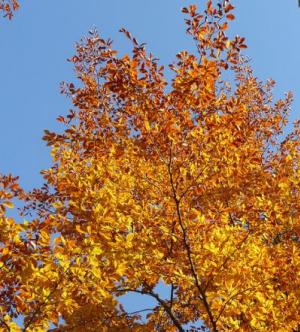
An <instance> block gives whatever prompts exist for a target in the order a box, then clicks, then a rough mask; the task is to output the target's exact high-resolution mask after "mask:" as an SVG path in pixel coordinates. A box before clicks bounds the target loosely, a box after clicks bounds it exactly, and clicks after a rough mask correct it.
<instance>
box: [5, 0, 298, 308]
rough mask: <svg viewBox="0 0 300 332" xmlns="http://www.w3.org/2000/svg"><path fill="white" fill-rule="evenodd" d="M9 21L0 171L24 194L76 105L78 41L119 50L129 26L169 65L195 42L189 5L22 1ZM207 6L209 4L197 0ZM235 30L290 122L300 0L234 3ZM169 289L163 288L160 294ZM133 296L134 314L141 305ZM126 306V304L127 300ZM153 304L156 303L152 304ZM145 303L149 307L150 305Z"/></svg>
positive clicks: (161, 0)
mask: <svg viewBox="0 0 300 332" xmlns="http://www.w3.org/2000/svg"><path fill="white" fill-rule="evenodd" d="M20 2H21V6H22V7H21V9H20V10H19V11H18V12H17V13H16V15H15V18H14V19H13V20H12V21H11V22H9V21H7V20H3V19H1V20H0V45H1V52H0V113H1V121H0V149H1V154H0V172H3V173H8V172H12V173H13V174H14V175H19V176H20V182H21V184H22V185H23V186H24V187H25V189H31V188H32V187H34V186H38V185H39V184H41V182H42V179H41V176H40V175H39V171H40V170H41V169H43V168H46V167H47V166H48V165H49V164H50V158H49V150H48V148H47V147H46V146H45V143H44V142H43V141H42V140H41V137H42V136H43V130H44V129H50V130H60V128H61V127H60V125H59V124H58V123H57V122H56V120H55V119H56V117H57V116H58V115H63V114H65V113H66V111H67V109H68V108H69V107H70V106H71V105H70V104H69V101H68V100H67V99H66V98H65V97H64V96H62V95H61V94H60V93H59V84H60V82H61V81H63V80H64V81H71V80H73V79H74V74H73V71H72V66H71V64H70V63H68V62H67V61H66V59H67V58H68V57H70V56H71V55H73V54H74V44H75V42H76V41H78V40H79V39H80V38H81V37H82V36H84V35H85V34H86V33H87V32H88V30H89V29H90V28H93V27H96V28H97V29H98V30H99V31H100V33H101V34H102V35H103V36H104V37H105V38H108V37H111V38H112V39H113V40H114V45H115V48H117V49H118V50H120V52H121V53H125V52H127V51H128V42H127V41H126V39H125V38H124V37H123V35H121V34H120V33H118V30H119V29H120V28H121V27H125V28H126V29H128V30H129V31H131V32H132V34H133V35H135V36H136V37H137V38H138V40H139V41H141V42H146V43H147V45H148V49H149V50H151V51H152V52H153V53H154V55H155V56H157V57H158V58H160V60H161V63H162V64H168V63H170V62H172V61H173V60H174V58H175V54H176V53H177V52H179V51H180V50H182V49H191V48H192V47H193V43H192V41H191V39H190V38H189V37H188V36H186V35H185V32H184V23H183V15H182V14H181V12H180V8H181V7H182V6H185V5H188V4H190V3H193V1H183V0H151V1H148V0H144V1H141V0H128V1H124V0H43V1H41V0H31V1H25V0H23V1H22V0H20ZM194 2H195V3H197V2H198V3H203V2H204V0H199V1H194ZM232 3H233V4H234V5H236V7H237V8H236V11H235V15H236V21H234V22H233V23H232V26H231V33H233V34H239V35H241V36H244V37H246V39H247V44H248V46H249V48H248V49H247V50H246V51H245V54H246V55H248V56H249V57H250V58H251V59H252V66H253V68H254V71H255V74H256V75H257V76H258V77H259V78H261V79H263V80H265V79H267V78H269V77H272V78H273V79H275V81H276V82H277V86H276V89H275V96H276V97H280V96H282V95H283V94H284V92H286V91H288V90H292V91H293V92H294V96H295V101H294V104H293V112H292V115H291V120H294V119H296V118H300V91H299V89H300V75H299V72H300V69H299V64H300V43H299V40H300V8H298V6H297V0H284V1H283V0H281V1H275V0H251V1H250V0H248V1H246V0H240V1H238V0H235V1H232ZM161 291H162V292H163V291H166V289H165V288H162V290H161ZM140 301H141V300H140V299H138V298H135V297H131V298H129V299H127V303H129V302H131V309H132V310H135V309H136V310H138V308H140ZM125 302H126V301H125ZM147 303H150V302H147ZM147 303H146V302H145V303H144V304H145V306H146V307H147Z"/></svg>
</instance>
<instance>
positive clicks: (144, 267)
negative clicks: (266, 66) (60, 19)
mask: <svg viewBox="0 0 300 332" xmlns="http://www.w3.org/2000/svg"><path fill="white" fill-rule="evenodd" d="M11 4H13V5H14V6H15V8H16V6H17V5H16V2H13V3H11ZM5 6H9V4H6V5H5ZM2 8H4V9H5V11H6V12H7V13H10V9H9V8H11V7H2ZM0 9H1V5H0ZM233 9H234V7H233V6H232V4H231V3H230V2H229V1H219V2H218V3H216V4H213V3H212V1H208V2H207V4H206V7H205V9H204V11H203V12H199V11H198V10H197V7H196V6H195V5H191V6H189V7H186V8H183V9H182V12H183V13H184V14H185V15H186V20H185V21H186V25H187V34H188V35H190V36H191V38H192V39H193V41H194V43H195V52H194V53H190V52H187V51H185V50H183V51H182V52H180V53H178V54H177V55H176V58H175V61H174V62H173V63H172V64H170V65H169V69H170V70H171V71H172V72H173V79H172V80H171V81H170V82H169V81H168V80H167V79H166V78H165V75H164V67H163V66H161V65H160V64H159V61H158V59H156V58H154V56H153V55H152V54H151V53H148V52H147V51H146V48H145V45H144V44H140V43H139V42H138V41H137V40H136V39H135V38H134V37H132V36H131V34H130V33H129V32H128V31H126V30H125V29H121V30H120V31H121V32H122V33H123V34H124V35H125V36H126V38H128V39H129V42H130V43H131V44H132V54H131V55H124V56H119V55H118V53H117V51H116V50H115V49H114V48H113V45H112V42H111V40H105V39H103V38H102V36H100V35H99V34H98V33H97V31H91V32H90V33H89V35H88V36H87V37H86V38H83V39H82V40H81V41H80V42H79V43H78V44H77V45H76V54H75V55H74V56H73V57H71V58H70V61H71V62H72V63H73V64H74V69H75V73H76V78H77V81H76V83H64V84H63V86H62V92H63V93H65V94H66V95H67V96H68V97H69V98H70V99H71V101H72V104H73V105H74V106H73V109H72V110H70V111H69V112H68V113H67V114H66V115H64V116H60V117H59V118H58V121H60V122H61V123H62V124H63V125H64V127H65V128H64V130H63V131H62V132H50V131H48V130H46V131H45V136H44V140H45V141H46V143H47V144H48V145H49V146H50V147H51V155H52V159H53V163H52V165H51V167H50V168H48V169H46V170H43V171H42V174H43V177H44V181H45V183H44V185H43V186H42V187H40V188H36V189H34V190H32V191H31V192H25V191H24V190H22V188H20V186H19V185H18V183H17V178H15V177H13V176H11V175H6V176H5V175H2V176H1V177H0V230H1V232H0V280H1V284H0V331H22V332H25V331H26V332H29V331H32V332H38V331H110V332H114V331H144V332H145V331H149V332H150V331H186V330H188V331H201V330H202V331H203V330H206V329H208V330H210V331H214V332H216V331H270V332H273V331H279V332H280V331H281V332H285V331H297V329H298V325H299V319H300V317H299V305H300V294H299V289H300V278H299V276H300V257H299V249H300V242H299V241H300V240H299V239H300V219H299V216H300V197H299V184H300V168H299V165H300V164H299V163H300V154H299V153H300V139H299V134H300V128H299V122H296V123H295V126H294V129H293V131H292V132H291V133H290V134H288V135H286V136H285V137H284V138H283V130H284V128H285V125H286V124H287V120H288V113H289V110H290V105H291V102H292V95H291V94H290V93H288V94H287V95H286V96H285V97H284V98H283V99H280V100H277V101H274V100H273V95H272V89H273V87H274V81H272V80H268V81H267V82H262V81H260V80H259V79H258V78H257V77H256V76H255V75H254V73H253V71H252V70H251V68H250V65H249V61H248V60H247V58H245V57H243V56H242V54H241V51H242V50H243V49H244V48H246V45H245V39H244V38H242V37H239V36H236V37H234V38H232V39H230V38H229V37H228V36H227V34H226V32H227V29H228V26H229V24H230V21H232V20H234V18H235V17H234V15H233V14H232V12H233ZM8 15H10V14H8ZM16 199H19V200H21V201H23V202H24V208H23V209H22V215H25V218H26V219H28V220H24V221H23V222H17V221H16V220H15V219H14V218H11V217H9V216H8V215H7V209H10V208H13V202H14V201H15V200H16ZM159 283H163V284H165V285H166V287H168V289H170V294H169V297H168V298H167V299H166V298H162V296H161V294H159V293H158V292H156V286H157V285H158V284H159ZM128 293H129V294H130V293H137V294H141V295H143V296H145V297H151V298H153V299H154V300H155V301H156V305H155V306H154V307H153V308H147V309H146V314H147V315H146V316H143V317H142V318H143V319H141V316H140V315H141V313H142V312H143V310H144V309H145V308H144V307H141V312H135V313H129V312H126V310H125V309H124V308H123V307H122V305H121V303H120V300H119V298H120V296H122V295H124V294H128ZM20 318H22V320H23V322H22V323H20Z"/></svg>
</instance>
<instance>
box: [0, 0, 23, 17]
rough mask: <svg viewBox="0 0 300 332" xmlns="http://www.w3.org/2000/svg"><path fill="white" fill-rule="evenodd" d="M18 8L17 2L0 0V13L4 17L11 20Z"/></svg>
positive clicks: (14, 0)
mask: <svg viewBox="0 0 300 332" xmlns="http://www.w3.org/2000/svg"><path fill="white" fill-rule="evenodd" d="M18 8H19V2H18V1H17V0H0V12H3V14H4V17H8V18H9V19H11V18H12V17H13V12H14V11H15V10H17V9H18Z"/></svg>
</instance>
